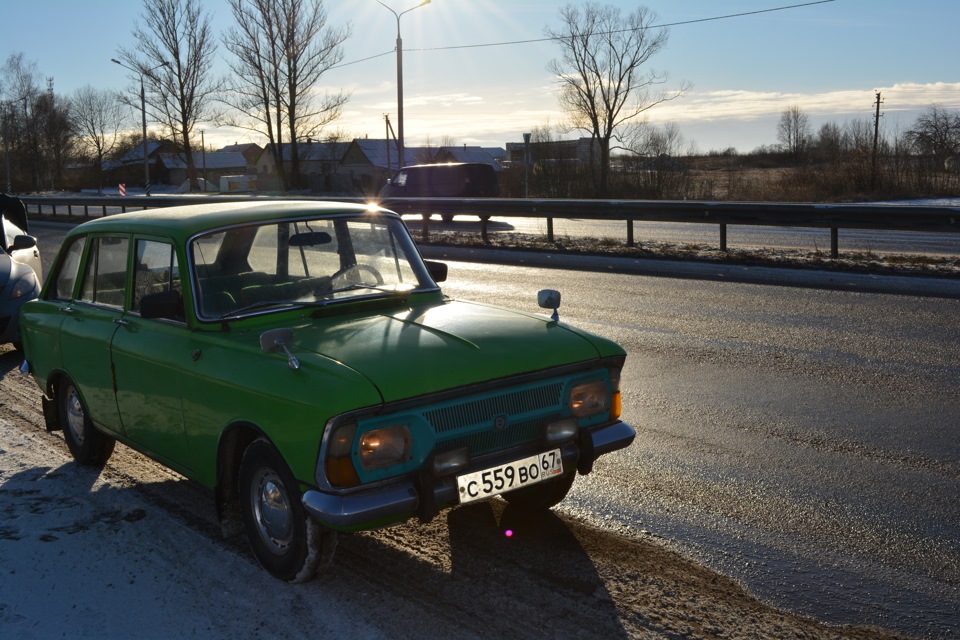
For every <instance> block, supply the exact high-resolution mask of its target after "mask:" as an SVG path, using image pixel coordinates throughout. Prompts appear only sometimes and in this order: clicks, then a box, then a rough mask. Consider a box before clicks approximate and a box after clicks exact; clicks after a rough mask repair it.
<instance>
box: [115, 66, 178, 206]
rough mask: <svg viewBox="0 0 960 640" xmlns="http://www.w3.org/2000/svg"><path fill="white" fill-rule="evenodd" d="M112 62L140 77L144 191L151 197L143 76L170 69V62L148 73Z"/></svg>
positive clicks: (145, 97) (145, 96) (152, 68)
mask: <svg viewBox="0 0 960 640" xmlns="http://www.w3.org/2000/svg"><path fill="white" fill-rule="evenodd" d="M110 62H112V63H114V64H118V65H120V66H121V67H123V68H124V69H127V70H128V71H133V72H134V73H136V74H138V75H139V76H140V111H141V112H142V114H143V179H144V190H145V191H146V194H147V195H150V158H149V156H148V154H147V94H146V92H145V91H144V89H143V76H144V74H149V73H150V72H151V71H156V70H157V69H159V68H160V67H169V66H170V63H169V62H161V63H160V64H158V65H157V66H155V67H151V68H150V69H147V70H146V71H139V70H137V69H134V68H133V67H128V66H127V65H125V64H123V63H122V62H120V61H119V60H117V59H116V58H110Z"/></svg>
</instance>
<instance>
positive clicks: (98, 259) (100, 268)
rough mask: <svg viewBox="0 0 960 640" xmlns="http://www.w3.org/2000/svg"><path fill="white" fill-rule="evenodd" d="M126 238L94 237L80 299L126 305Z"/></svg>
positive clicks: (116, 305) (110, 304) (127, 243)
mask: <svg viewBox="0 0 960 640" xmlns="http://www.w3.org/2000/svg"><path fill="white" fill-rule="evenodd" d="M129 244H130V242H129V240H127V238H93V239H92V240H91V241H90V252H89V255H88V257H87V268H86V271H85V272H84V274H83V283H82V285H81V287H80V295H79V296H78V297H77V299H78V300H82V301H84V302H94V303H96V304H104V305H108V306H111V307H123V301H124V299H125V292H126V286H127V247H128V245H129Z"/></svg>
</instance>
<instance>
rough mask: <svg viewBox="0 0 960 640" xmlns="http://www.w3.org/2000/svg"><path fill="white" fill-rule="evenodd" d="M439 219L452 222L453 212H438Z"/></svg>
mask: <svg viewBox="0 0 960 640" xmlns="http://www.w3.org/2000/svg"><path fill="white" fill-rule="evenodd" d="M440 219H441V220H443V221H444V222H453V214H452V213H442V214H440Z"/></svg>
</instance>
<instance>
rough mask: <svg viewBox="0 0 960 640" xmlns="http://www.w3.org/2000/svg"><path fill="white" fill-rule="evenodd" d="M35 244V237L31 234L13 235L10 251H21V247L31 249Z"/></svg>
mask: <svg viewBox="0 0 960 640" xmlns="http://www.w3.org/2000/svg"><path fill="white" fill-rule="evenodd" d="M36 246H37V239H36V238H34V237H33V236H15V237H14V238H13V244H12V245H11V246H10V251H22V250H23V249H33V248H34V247H36Z"/></svg>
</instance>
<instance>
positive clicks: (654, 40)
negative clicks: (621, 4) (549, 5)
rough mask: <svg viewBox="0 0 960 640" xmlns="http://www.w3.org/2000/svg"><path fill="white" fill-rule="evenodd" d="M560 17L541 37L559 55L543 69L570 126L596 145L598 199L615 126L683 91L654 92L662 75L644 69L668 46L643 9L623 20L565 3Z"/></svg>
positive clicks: (606, 9)
mask: <svg viewBox="0 0 960 640" xmlns="http://www.w3.org/2000/svg"><path fill="white" fill-rule="evenodd" d="M560 19H561V21H562V22H563V26H562V27H561V28H560V29H558V30H553V29H550V28H548V29H547V30H546V34H547V35H548V36H549V37H550V38H553V39H554V40H556V42H557V44H559V45H560V47H561V49H562V51H563V54H562V57H561V59H560V60H553V61H551V62H550V64H549V65H548V67H547V69H548V70H549V71H550V72H551V73H553V74H554V75H555V76H556V77H557V81H558V82H559V83H560V104H561V105H562V106H563V108H564V109H565V110H566V111H567V113H568V114H569V115H570V118H571V124H572V128H575V129H579V130H582V131H585V132H588V133H589V134H590V136H591V137H592V138H593V139H594V140H595V141H596V142H597V146H598V150H599V162H598V166H597V168H596V172H595V174H594V190H595V193H596V195H597V196H598V197H603V196H604V195H605V194H606V193H607V187H608V182H609V173H610V146H611V139H614V137H615V135H616V132H617V129H618V127H620V126H621V125H623V124H624V123H627V122H629V121H630V120H632V119H634V118H636V117H637V116H639V115H640V114H642V113H644V112H645V111H648V110H649V109H651V108H653V107H654V106H656V105H658V104H660V103H662V102H665V101H667V100H672V99H674V98H677V97H679V96H681V95H683V93H685V92H686V90H687V88H688V87H687V85H686V84H684V85H682V86H681V87H680V88H679V89H677V90H675V91H671V92H666V91H662V90H655V88H656V87H658V86H659V85H662V84H664V83H665V82H666V78H667V77H666V74H662V73H658V72H656V71H654V70H650V71H647V72H645V71H643V68H644V65H646V64H647V62H649V61H650V59H651V58H652V57H653V56H654V55H656V54H657V53H659V52H660V50H661V49H663V48H664V47H665V46H666V44H667V29H666V28H664V27H656V26H654V22H655V21H656V19H657V15H656V14H655V13H653V12H652V11H650V10H649V9H647V8H646V7H642V6H641V7H639V8H638V9H637V10H636V11H634V12H633V13H630V14H629V15H627V16H623V15H621V12H620V9H619V8H617V7H613V6H599V5H596V4H592V3H587V4H584V5H583V7H582V8H580V7H575V6H573V5H567V6H565V7H563V8H562V9H561V10H560Z"/></svg>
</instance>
